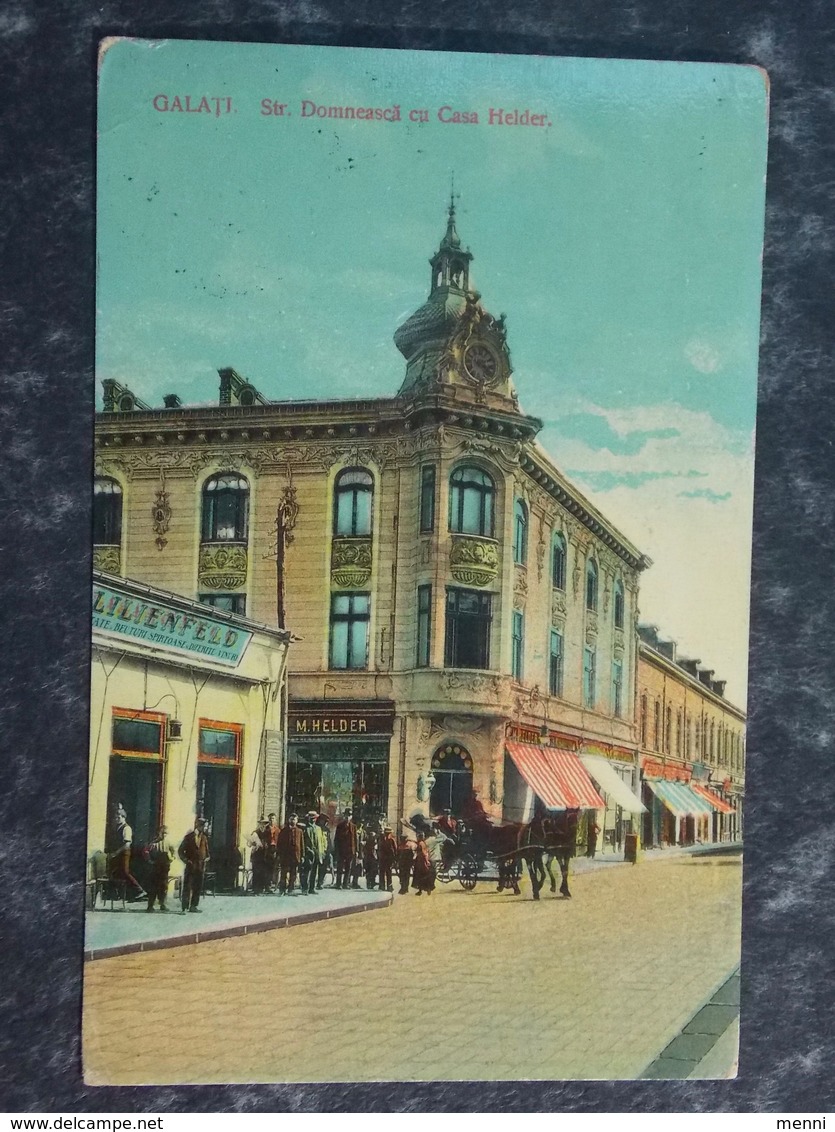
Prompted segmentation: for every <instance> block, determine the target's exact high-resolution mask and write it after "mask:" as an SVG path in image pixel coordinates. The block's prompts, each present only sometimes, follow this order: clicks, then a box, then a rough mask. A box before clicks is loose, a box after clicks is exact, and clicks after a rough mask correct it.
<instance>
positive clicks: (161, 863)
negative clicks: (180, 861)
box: [148, 825, 175, 912]
mask: <svg viewBox="0 0 835 1132" xmlns="http://www.w3.org/2000/svg"><path fill="white" fill-rule="evenodd" d="M174 856H175V850H174V846H173V845H172V844H171V842H170V841H169V840H168V830H167V829H166V827H165V826H164V825H161V826H160V827H159V833H158V834H157V836H156V838H155V839H154V840H153V841H152V842H151V844H150V845H149V846H148V860H149V862H150V865H151V878H150V880H149V881H148V911H149V912H153V910H154V901H155V900H156V901H158V902H159V910H160V912H167V911H168V908H167V906H166V903H165V901H166V900H167V898H168V875H169V873H170V871H171V862H172V861H173V860H174Z"/></svg>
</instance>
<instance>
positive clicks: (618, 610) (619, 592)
mask: <svg viewBox="0 0 835 1132" xmlns="http://www.w3.org/2000/svg"><path fill="white" fill-rule="evenodd" d="M614 605H615V628H616V629H622V628H623V583H622V582H621V581H620V579H618V581H616V582H615V602H614Z"/></svg>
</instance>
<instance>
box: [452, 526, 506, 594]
mask: <svg viewBox="0 0 835 1132" xmlns="http://www.w3.org/2000/svg"><path fill="white" fill-rule="evenodd" d="M449 568H450V572H451V574H452V576H453V578H455V580H456V582H461V583H462V585H465V586H489V585H490V583H491V582H494V581H495V580H496V577H497V576H498V573H499V544H498V543H497V542H496V540H495V539H492V538H484V537H483V536H481V535H453V536H452V547H451V549H450V552H449Z"/></svg>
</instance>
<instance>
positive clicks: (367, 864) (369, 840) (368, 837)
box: [362, 825, 380, 889]
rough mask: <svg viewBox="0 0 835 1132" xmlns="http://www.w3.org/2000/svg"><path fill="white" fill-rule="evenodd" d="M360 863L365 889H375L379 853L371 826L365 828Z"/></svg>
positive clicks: (375, 834) (375, 835)
mask: <svg viewBox="0 0 835 1132" xmlns="http://www.w3.org/2000/svg"><path fill="white" fill-rule="evenodd" d="M362 863H363V870H364V872H365V887H366V888H369V889H371V888H376V887H377V869H378V867H379V863H380V862H379V851H378V844H377V833H376V832H375V830H374V828H373V826H370V825H369V826H366V828H365V837H364V841H363V850H362Z"/></svg>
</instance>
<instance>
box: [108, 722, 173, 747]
mask: <svg viewBox="0 0 835 1132" xmlns="http://www.w3.org/2000/svg"><path fill="white" fill-rule="evenodd" d="M161 752H162V723H161V722H159V721H157V720H153V721H152V720H147V719H136V718H134V717H133V716H128V715H126V716H121V715H117V716H114V718H113V753H114V754H119V755H159V754H160V753H161Z"/></svg>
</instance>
